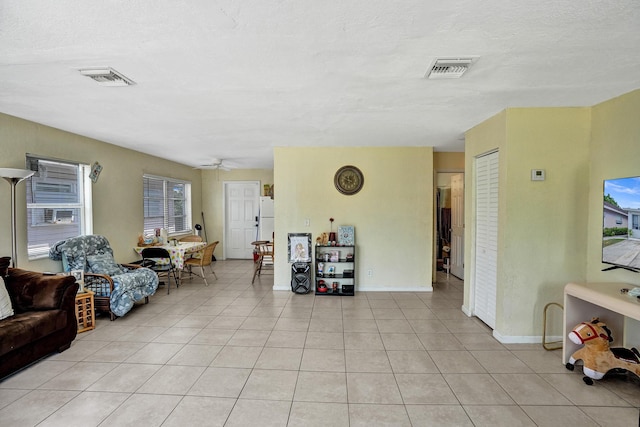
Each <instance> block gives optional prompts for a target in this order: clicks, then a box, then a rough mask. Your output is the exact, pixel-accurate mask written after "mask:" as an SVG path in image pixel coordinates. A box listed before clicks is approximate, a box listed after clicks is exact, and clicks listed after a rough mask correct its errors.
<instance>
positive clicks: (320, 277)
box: [316, 273, 355, 280]
mask: <svg viewBox="0 0 640 427" xmlns="http://www.w3.org/2000/svg"><path fill="white" fill-rule="evenodd" d="M326 279H355V277H353V276H345V275H344V274H334V275H332V276H330V275H328V274H326V275H322V276H321V275H319V274H317V273H316V280H326Z"/></svg>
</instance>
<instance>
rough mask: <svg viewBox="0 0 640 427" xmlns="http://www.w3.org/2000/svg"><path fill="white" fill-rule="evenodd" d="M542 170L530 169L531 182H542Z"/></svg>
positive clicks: (543, 176)
mask: <svg viewBox="0 0 640 427" xmlns="http://www.w3.org/2000/svg"><path fill="white" fill-rule="evenodd" d="M544 178H545V173H544V169H531V181H544Z"/></svg>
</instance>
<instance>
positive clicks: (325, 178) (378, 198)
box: [274, 147, 433, 291]
mask: <svg viewBox="0 0 640 427" xmlns="http://www.w3.org/2000/svg"><path fill="white" fill-rule="evenodd" d="M274 155H275V165H274V182H275V188H276V196H275V198H276V203H275V221H276V222H275V231H276V248H275V250H276V257H275V258H276V266H275V278H274V285H275V288H276V289H290V281H291V271H290V264H289V263H287V234H288V233H312V239H313V241H314V242H315V239H316V237H317V236H318V235H319V234H320V233H322V232H328V231H330V222H329V218H331V217H333V218H334V219H335V222H334V227H333V229H334V231H336V229H337V226H339V225H353V226H354V227H355V237H356V245H357V252H356V259H357V264H356V265H357V267H356V282H357V285H356V291H363V290H398V291H401V290H422V291H424V290H431V289H432V285H431V268H432V267H431V265H432V253H433V251H432V240H433V222H432V221H433V151H432V148H431V147H393V148H392V147H375V148H373V147H359V148H346V147H333V148H290V147H286V148H285V147H279V148H276V149H275V152H274ZM349 164H350V165H355V166H357V167H359V168H360V169H361V170H362V172H363V173H364V188H363V189H362V191H360V192H359V193H358V194H356V195H354V196H344V195H342V194H340V193H338V191H337V190H336V189H335V187H334V184H333V177H334V174H335V172H336V170H337V169H338V168H340V167H341V166H344V165H349ZM305 219H309V221H310V226H309V227H305ZM368 270H372V276H368V275H367V272H368Z"/></svg>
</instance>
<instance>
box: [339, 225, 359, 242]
mask: <svg viewBox="0 0 640 427" xmlns="http://www.w3.org/2000/svg"><path fill="white" fill-rule="evenodd" d="M355 242H356V238H355V229H354V227H353V225H341V226H339V227H338V244H339V245H341V246H353V245H354V244H355Z"/></svg>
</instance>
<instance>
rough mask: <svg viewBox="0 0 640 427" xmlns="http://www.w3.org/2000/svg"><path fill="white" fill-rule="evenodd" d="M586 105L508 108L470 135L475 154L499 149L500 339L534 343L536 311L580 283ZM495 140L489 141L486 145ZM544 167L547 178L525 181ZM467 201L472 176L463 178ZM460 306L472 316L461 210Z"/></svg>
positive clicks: (470, 227) (470, 154) (470, 219)
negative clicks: (462, 292)
mask: <svg viewBox="0 0 640 427" xmlns="http://www.w3.org/2000/svg"><path fill="white" fill-rule="evenodd" d="M589 137H590V109H589V108H513V109H508V110H506V111H505V112H503V113H501V114H500V115H498V116H497V117H495V118H494V119H491V120H490V121H488V122H486V123H485V124H483V125H482V126H478V127H477V128H474V129H472V130H471V131H469V133H468V141H467V152H466V156H467V171H472V170H473V161H474V157H475V156H477V155H478V154H481V153H484V152H486V151H489V150H491V149H494V148H498V149H499V156H500V169H499V173H500V177H499V197H498V198H499V213H498V215H499V223H498V227H499V231H498V276H497V301H498V305H497V311H496V327H495V330H494V335H496V336H497V337H498V338H499V339H501V340H502V341H505V342H508V341H519V342H521V341H532V342H535V341H536V340H539V337H540V336H541V335H542V313H543V308H544V306H545V305H546V304H547V303H548V302H551V301H556V302H560V303H561V302H562V295H563V292H562V291H563V288H564V285H565V284H566V283H567V282H569V281H574V280H584V279H585V277H586V275H585V259H586V246H587V239H586V236H587V235H586V233H585V230H586V228H587V200H588V181H589ZM492 142H493V143H492ZM531 169H544V170H545V171H546V180H545V181H531ZM466 183H467V189H468V191H467V200H473V189H474V188H475V183H474V182H473V174H467V179H466ZM467 207H468V208H469V209H468V210H467V212H466V213H467V221H466V224H467V230H466V231H467V239H466V242H465V246H466V247H467V249H468V253H467V254H465V258H466V259H467V264H466V265H467V266H469V268H467V269H466V270H465V279H466V280H465V288H467V289H466V292H465V309H466V310H467V311H472V306H471V304H472V302H471V301H470V294H469V292H468V290H469V289H468V288H469V287H470V286H472V284H473V273H474V265H473V258H471V257H472V256H474V255H475V254H474V253H473V247H474V245H473V243H474V241H473V237H474V232H475V206H474V205H473V204H471V205H469V204H468V205H467Z"/></svg>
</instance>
